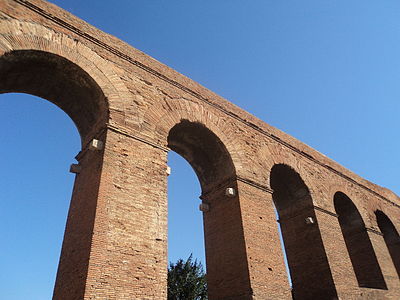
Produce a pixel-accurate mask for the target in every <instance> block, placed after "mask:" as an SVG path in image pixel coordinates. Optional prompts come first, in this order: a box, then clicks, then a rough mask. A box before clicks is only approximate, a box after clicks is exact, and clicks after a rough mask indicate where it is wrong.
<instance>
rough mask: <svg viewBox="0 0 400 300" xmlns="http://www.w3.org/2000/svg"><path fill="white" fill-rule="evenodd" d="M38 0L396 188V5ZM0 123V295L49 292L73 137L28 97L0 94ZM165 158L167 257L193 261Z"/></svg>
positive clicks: (189, 215)
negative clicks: (42, 0) (43, 0)
mask: <svg viewBox="0 0 400 300" xmlns="http://www.w3.org/2000/svg"><path fill="white" fill-rule="evenodd" d="M51 2H53V3H55V4H56V5H59V6H61V7H62V8H64V9H66V10H68V11H70V12H72V13H73V14H75V15H77V16H78V17H80V18H82V19H84V20H85V21H87V22H89V23H90V24H92V25H94V26H96V27H98V28H100V29H102V30H103V31H105V32H108V33H110V34H113V35H115V36H117V37H119V38H120V39H122V40H124V41H126V42H127V43H129V44H130V45H132V46H134V47H135V48H137V49H139V50H141V51H143V52H145V53H147V54H149V55H150V56H152V57H154V58H156V59H157V60H159V61H160V62H162V63H165V64H166V65H168V66H170V67H172V68H174V69H175V70H177V71H178V72H180V73H182V74H184V75H186V76H188V77H190V78H192V79H193V80H195V81H197V82H199V83H200V84H202V85H204V86H205V87H207V88H209V89H211V90H212V91H214V92H216V93H217V94H219V95H221V96H223V97H225V98H226V99H228V100H229V101H231V102H233V103H234V104H236V105H238V106H240V107H241V108H243V109H245V110H247V111H248V112H250V113H252V114H254V115H256V116H257V117H258V118H260V119H262V120H263V121H265V122H267V123H268V124H270V125H273V126H275V127H277V128H279V129H281V130H283V131H285V132H286V133H288V134H290V135H292V136H294V137H296V138H298V139H299V140H301V141H302V142H305V143H306V144H308V145H310V146H311V147H313V148H314V149H316V150H318V151H320V152H322V153H323V154H325V155H327V156H328V157H330V158H332V159H333V160H335V161H337V162H338V163H340V164H342V165H343V166H345V167H347V168H348V169H350V170H351V171H353V172H355V173H357V174H359V175H361V176H362V177H364V178H366V179H368V180H371V181H372V182H374V183H377V184H379V185H382V186H385V187H387V188H389V189H391V190H393V191H394V192H396V193H397V194H400V185H399V181H400V180H399V175H398V172H397V169H398V167H399V165H400V155H399V154H398V152H399V151H398V149H399V148H400V141H399V137H400V133H399V132H400V118H399V117H398V115H399V112H400V101H399V99H400V84H399V83H400V60H399V55H398V53H400V21H399V20H400V2H398V1H394V0H387V1H371V0H363V1H361V0H360V1H353V0H346V1H344V0H343V1H341V0H337V1H333V0H331V1H321V0H318V1H317V0H315V1H311V0H304V1H285V0H281V1H270V0H252V1H239V0H229V1H228V0H212V1H211V0H202V1H194V0H186V1H182V0H181V1H178V0H170V1H166V0H119V1H103V0H97V1H93V0H92V1H90V0H88V1H82V0H68V1H67V0H54V1H51ZM0 84H1V83H0ZM0 118H1V120H2V130H1V133H0V143H1V145H2V147H1V148H0V163H1V166H2V167H1V168H0V178H1V179H2V180H0V190H1V191H2V194H1V195H2V197H1V200H0V220H1V221H0V222H1V224H2V226H0V235H1V236H2V242H1V244H0V245H1V247H0V249H1V250H0V266H1V268H2V272H0V290H1V291H2V295H1V296H0V299H7V300H22V299H24V300H25V299H32V300H42V299H50V298H51V294H52V289H53V285H54V278H55V273H56V269H57V263H58V259H59V254H60V247H61V242H62V236H63V231H64V226H65V221H66V214H67V210H68V205H69V200H70V196H71V190H72V186H73V180H74V175H73V174H70V173H69V172H68V169H69V165H70V164H71V163H73V162H74V156H75V155H76V154H77V153H78V152H79V147H80V138H79V135H78V132H77V130H76V128H75V126H74V124H73V123H72V121H71V120H70V119H69V117H68V116H67V115H66V114H65V113H64V112H63V111H61V110H60V109H59V108H58V107H56V106H55V105H53V104H51V103H49V102H47V101H43V99H39V98H37V97H33V96H30V95H24V94H3V95H0ZM169 165H170V166H171V167H172V174H171V176H170V177H169V186H168V189H169V191H168V193H169V209H170V215H169V227H170V235H169V259H170V260H171V261H176V260H177V259H178V258H181V257H182V258H187V257H188V256H189V255H190V253H193V256H194V257H195V258H198V259H200V260H201V261H202V262H203V263H204V248H203V233H202V219H201V213H200V212H199V211H198V204H199V203H200V200H199V199H198V196H199V195H200V186H199V183H198V181H197V178H196V176H195V174H194V172H193V171H192V169H191V167H190V166H189V165H188V164H187V163H186V162H185V161H184V160H183V159H182V158H181V157H180V156H178V155H176V154H174V153H170V154H169ZM2 297H4V298H2Z"/></svg>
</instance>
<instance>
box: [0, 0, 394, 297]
mask: <svg viewBox="0 0 400 300" xmlns="http://www.w3.org/2000/svg"><path fill="white" fill-rule="evenodd" d="M0 11H1V18H0V74H1V71H3V72H5V73H7V74H14V75H12V76H14V77H15V78H16V77H18V76H17V75H18V72H14V73H13V72H9V71H8V70H11V69H13V68H12V67H13V66H14V65H13V64H12V62H13V59H14V58H17V57H18V54H23V53H25V54H32V55H33V56H34V58H35V59H36V61H39V62H44V65H47V70H49V69H51V68H49V67H50V66H54V67H55V69H56V70H58V73H57V72H56V73H57V74H58V75H57V76H55V78H50V79H51V80H53V79H57V78H58V80H60V78H63V77H62V76H64V75H67V74H70V76H71V74H73V73H74V74H76V75H78V76H77V77H76V79H77V80H76V81H74V80H72V82H69V85H68V86H69V87H71V89H72V90H74V91H75V95H76V96H77V97H76V100H75V101H74V102H73V103H67V101H66V100H65V99H67V98H68V97H66V96H65V95H63V97H61V98H62V99H61V98H60V99H61V102H60V103H56V104H58V105H59V106H60V107H62V108H63V109H64V110H65V111H67V113H69V114H70V115H71V117H73V118H74V120H75V122H76V123H77V126H78V128H80V132H81V134H82V136H83V139H84V141H83V143H82V145H83V147H82V151H81V153H80V154H79V155H78V160H79V164H80V167H81V171H80V173H79V174H77V176H76V182H75V186H74V192H73V199H72V201H71V207H70V212H69V219H68V225H67V228H66V234H65V239H64V245H63V252H62V255H61V261H60V266H59V270H58V279H57V285H56V289H55V293H54V299H56V300H57V299H63V300H64V299H74V300H75V299H79V300H80V299H157V300H161V299H165V298H166V268H167V262H166V257H167V255H166V251H167V236H166V227H167V195H166V186H167V184H166V181H167V175H166V169H167V165H166V163H167V162H166V156H167V155H166V154H167V152H168V151H169V150H170V149H169V147H168V146H171V148H172V147H173V145H172V144H174V143H175V145H174V146H176V143H179V141H180V140H181V141H184V146H185V147H188V146H190V145H191V143H190V139H186V138H184V137H182V136H181V134H180V133H178V131H181V130H182V131H181V132H182V135H185V134H189V133H190V134H192V133H194V134H195V133H196V132H197V133H198V136H197V137H196V138H195V139H194V140H195V141H197V143H201V142H202V141H203V140H204V138H205V140H209V139H208V138H209V137H212V139H211V140H214V142H215V141H218V142H215V143H214V144H212V145H211V146H210V147H208V146H207V145H201V146H200V147H199V149H200V150H201V151H200V150H199V151H200V152H202V151H203V152H207V151H211V152H217V153H218V154H221V153H222V154H223V155H222V156H221V157H223V158H224V157H225V158H226V157H228V156H229V157H230V160H229V161H230V163H231V164H229V166H228V168H227V169H226V173H224V172H223V171H221V170H218V171H215V170H213V171H212V172H211V173H212V175H210V172H209V171H207V172H203V171H200V170H198V174H200V175H201V176H205V177H206V178H207V180H208V181H207V180H204V182H203V183H204V186H205V187H207V188H205V189H204V190H203V192H204V193H203V195H202V197H203V201H208V200H209V201H213V199H214V198H215V199H218V201H214V203H218V204H221V206H223V209H222V210H218V209H216V206H215V205H214V208H213V205H211V209H210V212H209V214H212V213H213V211H214V212H216V211H218V212H219V217H218V218H216V220H218V222H219V223H218V224H217V225H218V226H215V228H220V229H221V228H228V227H229V226H228V225H232V226H231V227H230V228H233V229H232V230H231V231H229V230H226V232H228V234H226V235H219V234H216V235H215V237H213V238H214V239H215V240H217V239H218V237H220V236H223V237H224V239H225V241H226V242H225V241H224V243H220V244H218V243H215V244H214V245H216V246H213V249H212V251H214V252H215V253H218V255H219V256H218V255H216V256H215V257H222V258H223V259H225V260H223V261H224V268H225V272H228V273H231V274H233V276H231V277H229V279H228V280H223V279H221V277H224V276H220V275H221V274H224V273H223V272H222V271H216V272H215V273H214V274H217V273H218V274H217V275H216V278H218V276H220V277H219V279H218V280H216V281H215V285H214V287H217V288H219V290H220V291H222V292H221V293H220V294H218V293H217V292H215V293H214V294H212V292H211V294H210V296H211V298H214V299H218V300H219V299H232V300H236V299H237V300H242V299H290V298H291V292H290V289H289V287H288V284H286V283H287V277H286V274H285V268H284V263H283V260H284V258H283V255H282V253H281V247H280V243H279V236H278V231H277V229H276V220H275V213H274V209H273V199H272V198H273V192H274V191H273V190H272V189H271V185H270V184H269V182H270V181H269V176H270V174H271V173H270V170H271V169H272V168H273V166H274V165H276V164H286V165H290V166H291V167H292V169H293V171H294V172H296V173H297V174H298V175H299V176H301V178H302V181H303V183H304V184H305V185H306V186H307V187H308V194H309V196H310V197H311V198H312V200H311V202H309V204H310V205H312V206H313V208H314V209H315V213H316V215H317V218H318V222H319V223H320V229H321V236H322V239H323V244H324V246H325V248H326V249H327V251H326V252H327V258H328V263H329V266H330V268H331V270H332V276H333V279H334V284H333V285H334V287H332V289H331V290H333V289H336V290H337V294H338V297H340V298H343V299H347V298H348V299H353V298H357V297H358V298H360V297H361V296H362V297H365V298H369V299H382V298H387V299H398V298H399V292H398V291H399V287H400V284H399V280H398V278H395V279H396V280H394V279H393V276H391V275H390V274H391V273H390V272H392V271H391V270H390V268H388V267H387V266H388V263H387V261H386V260H385V257H386V256H387V255H386V254H385V251H380V250H381V249H382V248H383V247H385V244H384V243H385V242H384V240H383V239H382V238H381V236H380V235H379V234H380V233H379V232H378V231H377V230H374V229H373V228H369V231H368V232H369V233H373V232H374V233H373V234H374V236H370V237H372V238H371V241H372V243H373V247H374V248H375V249H379V251H377V259H378V261H379V264H380V265H382V266H383V268H382V270H383V276H384V277H385V278H384V279H385V281H386V283H387V287H388V289H387V290H384V289H379V288H375V287H376V286H371V287H367V288H365V287H362V288H360V287H359V286H358V285H357V283H356V280H355V278H353V277H354V276H353V275H352V274H351V272H350V271H349V270H350V268H351V265H350V262H349V259H348V257H347V254H346V249H345V246H343V247H342V246H341V245H340V244H341V243H337V241H338V240H339V241H341V239H342V238H341V233H340V226H339V225H338V222H337V217H338V214H336V213H335V212H334V210H333V205H332V199H331V198H329V197H330V196H329V192H330V191H331V190H332V187H333V186H335V187H337V190H342V191H346V192H347V190H346V189H349V190H351V191H352V193H351V194H350V193H348V194H349V195H350V197H353V195H355V197H354V198H357V199H358V200H357V206H359V207H360V211H361V214H363V213H364V212H367V213H368V214H369V218H370V219H372V218H371V215H372V214H373V211H375V209H376V208H379V209H380V210H382V211H389V210H390V211H391V218H392V220H396V219H398V218H400V198H399V197H397V196H396V195H394V194H393V193H390V192H388V191H387V190H386V189H384V188H382V187H379V186H376V185H374V184H372V183H370V182H368V181H366V180H364V179H362V178H360V177H359V176H357V175H356V174H354V173H352V172H351V171H349V170H347V169H345V168H344V167H342V166H341V165H339V164H337V163H336V162H334V161H332V160H330V159H329V158H327V157H326V156H324V155H322V154H321V153H319V152H317V151H315V150H313V149H312V148H310V147H309V146H307V145H305V144H303V143H301V142H300V141H298V140H296V139H295V138H293V137H290V136H289V135H287V134H285V133H283V132H281V131H279V130H277V129H275V128H273V127H272V126H269V125H268V124H266V123H264V122H262V121H261V120H258V119H257V118H255V117H254V116H252V115H250V114H249V113H247V112H245V111H243V110H242V109H240V108H238V107H236V106H235V105H233V104H232V103H230V102H229V101H227V100H225V99H223V98H221V97H219V96H218V95H216V94H214V93H212V92H211V91H209V90H207V89H206V88H204V87H202V86H200V85H199V84H197V83H195V82H193V81H191V80H190V79H188V78H187V77H185V76H183V75H181V74H179V73H177V72H175V71H174V70H172V69H170V68H168V67H167V66H165V65H162V64H161V63H159V62H157V61H156V60H154V59H152V58H149V57H148V56H146V55H145V54H143V53H142V52H140V51H138V50H136V49H134V48H132V47H130V46H129V45H127V44H126V43H124V42H122V41H120V40H118V39H117V38H115V37H112V36H110V35H108V34H105V33H103V32H101V31H100V30H98V29H96V28H94V27H92V26H90V25H89V24H87V23H85V22H83V21H82V20H80V19H78V18H77V17H74V16H73V15H71V14H69V13H68V12H66V11H64V10H62V9H60V8H58V7H56V6H55V5H52V4H49V3H47V2H45V1H44V0H0ZM25 51H27V52H25ZM20 57H24V59H25V61H29V55H28V56H26V55H25V56H24V55H22V56H20ZM53 59H54V60H55V61H54V63H53V64H49V63H48V61H49V60H50V61H53ZM46 61H47V62H46ZM61 62H65V64H64V63H61ZM69 63H70V64H69ZM25 65H26V66H28V67H29V69H32V65H31V64H28V63H26V64H25ZM63 65H65V66H66V69H67V70H70V71H67V74H61V72H60V70H62V69H63V67H60V66H63ZM32 70H33V69H32ZM71 70H72V71H71ZM75 71H76V72H75ZM20 73H21V72H20ZM16 74H17V75H16ZM21 74H22V73H21ZM3 75H4V74H3ZM67 77H68V76H67ZM2 78H5V76H3V77H2ZM34 80H36V79H34ZM51 80H50V81H49V82H51V86H54V84H55V82H56V81H57V80H53V81H51ZM3 81H4V82H5V83H7V81H6V80H3ZM29 81H30V80H25V81H24V82H23V85H29ZM78 82H82V83H84V85H85V86H86V87H87V89H85V88H84V89H81V88H79V84H78ZM31 83H32V85H33V88H32V87H31V88H30V89H27V90H25V92H32V93H34V92H35V91H36V92H37V93H38V94H40V95H42V96H43V97H45V98H49V100H52V99H54V98H52V97H50V95H48V94H46V93H50V91H49V90H50V89H51V88H52V87H46V88H44V89H43V90H40V87H39V86H38V84H39V82H38V81H31ZM0 85H1V84H0ZM7 85H8V87H6V88H5V89H4V91H11V90H13V85H12V84H8V83H7ZM14 87H15V86H14ZM39 92H40V93H39ZM91 92H92V93H91ZM78 99H79V100H78ZM53 101H55V100H53ZM85 101H86V102H85ZM70 105H71V106H70ZM75 105H78V106H79V105H82V108H83V109H82V111H81V112H82V114H81V112H80V111H79V109H76V107H75ZM85 105H86V106H85ZM85 115H86V117H85ZM82 120H84V121H82ZM185 122H188V123H186V125H185V124H184V125H182V123H185ZM179 124H180V125H179ZM188 124H190V125H188ZM175 126H177V127H175ZM173 128H175V129H173ZM171 129H172V130H173V134H172V136H174V138H172V142H173V143H172V144H169V143H168V142H169V141H168V136H169V134H170V133H171ZM175 131H176V132H175ZM93 138H95V139H97V140H99V141H102V142H103V148H101V147H98V148H96V147H89V143H90V141H91V140H92V139H93ZM170 138H171V136H170ZM170 142H171V139H170ZM220 144H221V145H223V146H224V148H223V147H220ZM190 147H192V150H193V149H194V148H195V147H193V145H191V146H190ZM190 147H189V148H190ZM175 149H177V148H175ZM221 149H224V150H223V151H220V150H221ZM189 150H190V149H189ZM225 150H226V151H225ZM225 154H226V155H225ZM192 155H193V153H192ZM201 155H202V154H201V153H200V156H201ZM204 161H207V160H202V159H199V158H194V159H193V160H192V163H194V164H196V165H198V166H197V167H198V168H200V167H201V166H200V165H202V164H203V163H204ZM223 161H225V162H226V161H228V160H223ZM208 162H209V163H210V164H214V163H215V165H216V166H217V168H218V169H221V168H223V167H222V164H220V163H219V161H218V159H216V158H212V159H209V160H208ZM206 165H207V164H206ZM78 169H79V168H78ZM224 174H225V175H227V174H230V175H232V176H226V178H225V177H224ZM214 175H215V176H214ZM210 178H211V179H210ZM215 178H216V180H215V182H216V183H217V184H216V186H218V188H216V186H215V187H214V186H211V185H210V186H209V183H210V182H213V183H215V182H214V180H213V179H215ZM218 180H221V181H222V182H221V183H220V182H218ZM209 187H211V188H209ZM226 187H234V188H236V190H237V193H236V195H235V196H234V197H226V195H225V193H224V192H225V188H226ZM211 204H212V203H211ZM371 211H372V214H371ZM221 212H226V213H225V214H223V213H221ZM221 224H223V225H224V226H225V227H224V226H220V225H221ZM396 224H397V223H396ZM332 225H333V226H332ZM228 229H229V228H228ZM230 248H231V249H230ZM226 253H228V255H226V257H223V256H224V255H225V254H226ZM232 253H234V255H232ZM226 262H228V263H226ZM233 268H235V269H233ZM391 268H392V269H393V267H391ZM231 269H233V271H232V272H230V270H231ZM237 270H240V272H237ZM235 272H236V273H235ZM308 284H310V282H308ZM231 287H233V288H231ZM217 288H215V290H217ZM300 298H301V297H300Z"/></svg>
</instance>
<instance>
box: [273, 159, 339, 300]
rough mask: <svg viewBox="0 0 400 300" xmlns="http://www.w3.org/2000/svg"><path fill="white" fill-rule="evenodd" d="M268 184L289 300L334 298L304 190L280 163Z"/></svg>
mask: <svg viewBox="0 0 400 300" xmlns="http://www.w3.org/2000/svg"><path fill="white" fill-rule="evenodd" d="M270 183H271V187H272V189H273V191H274V192H273V195H272V197H273V200H274V203H275V207H276V210H277V212H278V216H279V224H280V230H281V234H282V237H283V244H284V247H285V249H284V250H285V254H286V258H287V262H288V266H289V271H290V279H291V281H292V288H293V290H292V294H293V299H334V297H336V296H337V293H336V288H335V284H334V282H333V278H332V273H331V270H330V267H329V263H328V258H327V256H326V253H325V248H324V245H323V242H322V238H321V233H320V229H319V226H318V222H317V218H316V215H315V211H314V206H313V201H312V198H311V195H310V192H309V189H308V187H307V186H306V184H305V183H304V181H303V180H302V179H301V177H300V175H299V174H298V173H296V172H295V171H294V170H293V169H292V168H290V167H289V166H287V165H284V164H278V165H275V166H274V167H273V168H272V170H271V175H270ZM316 282H318V284H316Z"/></svg>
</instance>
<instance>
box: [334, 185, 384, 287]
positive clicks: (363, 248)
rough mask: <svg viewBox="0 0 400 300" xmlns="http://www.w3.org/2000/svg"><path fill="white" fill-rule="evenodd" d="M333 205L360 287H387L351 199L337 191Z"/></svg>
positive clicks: (362, 223)
mask: <svg viewBox="0 0 400 300" xmlns="http://www.w3.org/2000/svg"><path fill="white" fill-rule="evenodd" d="M334 206H335V210H336V213H337V214H338V215H339V224H340V228H341V230H342V234H343V238H344V241H345V243H346V247H347V251H348V253H349V256H350V261H351V263H352V265H353V270H354V273H355V275H356V278H357V281H358V285H359V286H360V287H368V288H376V289H387V286H386V283H385V279H384V278H383V274H382V271H381V268H380V266H379V263H378V259H377V257H376V254H375V251H374V248H373V246H372V243H371V240H370V238H369V236H368V232H367V231H366V228H365V223H364V221H363V219H362V217H361V215H360V212H359V211H358V209H357V207H356V206H355V205H354V203H353V201H351V199H350V198H349V197H348V196H347V195H346V194H344V193H342V192H337V193H336V194H335V196H334Z"/></svg>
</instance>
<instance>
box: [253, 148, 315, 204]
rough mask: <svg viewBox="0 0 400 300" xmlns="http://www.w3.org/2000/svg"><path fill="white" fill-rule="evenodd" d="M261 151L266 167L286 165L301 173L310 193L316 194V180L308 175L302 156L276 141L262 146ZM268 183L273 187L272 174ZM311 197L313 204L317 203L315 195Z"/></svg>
mask: <svg viewBox="0 0 400 300" xmlns="http://www.w3.org/2000/svg"><path fill="white" fill-rule="evenodd" d="M260 152H261V153H262V156H261V157H260V159H263V160H266V164H265V169H267V170H272V168H273V167H274V166H275V165H286V166H288V167H290V168H291V169H293V170H294V171H295V172H296V173H298V174H299V175H300V177H301V179H302V181H303V182H304V183H305V185H306V186H307V188H308V190H309V192H310V195H311V196H313V195H314V194H315V190H314V184H315V181H314V180H313V178H312V177H311V176H309V175H308V172H307V169H306V165H305V164H304V161H303V160H302V159H301V157H299V156H298V155H296V154H295V153H293V152H292V151H287V150H286V149H284V148H283V146H282V145H279V144H275V143H271V144H268V145H266V146H264V147H262V149H260ZM267 185H268V186H269V187H271V188H272V186H271V176H270V174H269V176H268V177H267ZM311 198H312V201H313V204H314V205H315V199H314V198H313V197H311Z"/></svg>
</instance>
